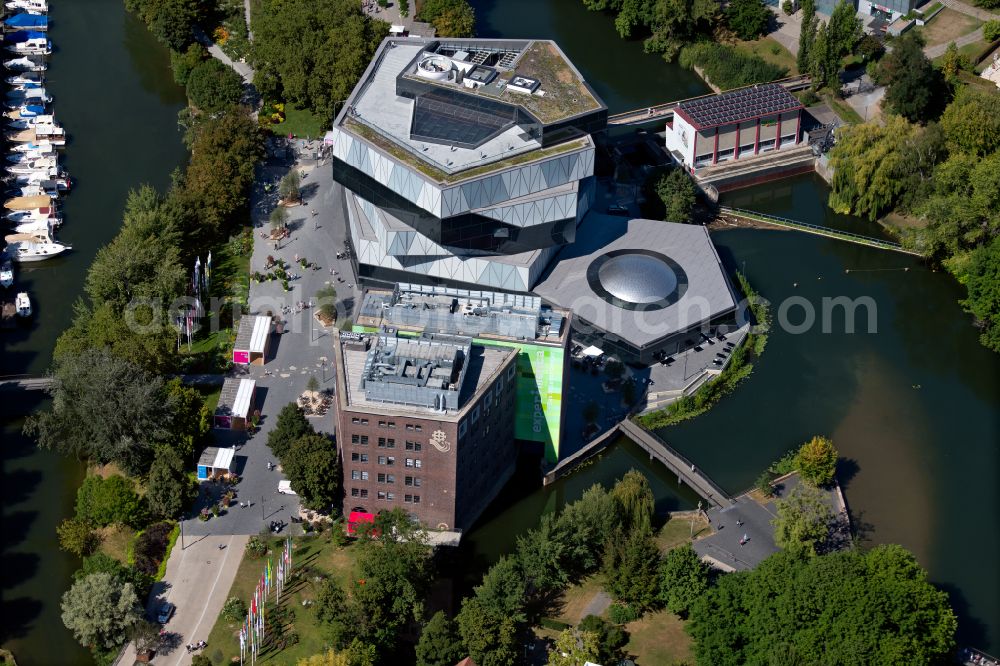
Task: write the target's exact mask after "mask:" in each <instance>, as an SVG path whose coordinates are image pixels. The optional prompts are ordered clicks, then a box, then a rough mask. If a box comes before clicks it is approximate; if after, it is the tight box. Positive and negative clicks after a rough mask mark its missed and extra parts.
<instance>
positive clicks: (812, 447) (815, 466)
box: [795, 435, 838, 486]
mask: <svg viewBox="0 0 1000 666" xmlns="http://www.w3.org/2000/svg"><path fill="white" fill-rule="evenodd" d="M837 457H838V456H837V449H835V448H834V447H833V442H832V441H830V440H829V439H827V438H826V437H820V436H819V435H817V436H816V437H813V438H812V439H810V440H809V441H808V442H806V443H805V444H803V445H802V446H801V447H800V448H799V450H798V453H796V454H795V467H796V468H797V469H798V470H799V473H800V474H801V475H802V478H803V479H805V480H806V481H808V482H809V483H811V484H813V485H815V486H827V485H830V483H832V482H833V479H834V477H835V476H836V472H837Z"/></svg>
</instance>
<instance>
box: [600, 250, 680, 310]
mask: <svg viewBox="0 0 1000 666" xmlns="http://www.w3.org/2000/svg"><path fill="white" fill-rule="evenodd" d="M598 280H599V281H600V284H601V286H602V287H604V289H605V290H607V292H608V293H609V294H611V295H612V296H614V297H615V298H618V299H620V300H622V301H625V302H627V303H639V304H642V303H656V302H658V301H661V300H663V299H665V298H667V297H669V296H670V295H671V294H672V293H673V292H674V290H675V289H677V282H678V280H677V274H676V273H675V272H674V269H673V268H671V267H670V266H669V265H667V264H666V263H665V262H663V261H662V260H660V259H658V258H656V257H654V256H650V255H648V254H639V253H634V254H633V253H627V254H619V255H618V256H614V257H611V258H610V259H608V260H607V261H605V262H604V264H603V265H602V266H601V267H600V270H599V271H598Z"/></svg>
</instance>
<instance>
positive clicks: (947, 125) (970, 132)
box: [941, 86, 1000, 157]
mask: <svg viewBox="0 0 1000 666" xmlns="http://www.w3.org/2000/svg"><path fill="white" fill-rule="evenodd" d="M941 128H942V129H943V130H944V134H945V137H947V139H948V145H949V146H950V147H951V149H952V150H954V151H958V152H965V153H969V154H970V155H978V156H980V157H984V156H986V155H990V154H992V153H995V152H996V151H997V150H1000V95H998V94H997V93H996V92H986V91H983V90H980V89H979V88H974V87H972V86H965V87H963V88H962V89H961V90H959V92H958V95H956V96H955V99H954V101H952V103H951V104H949V105H948V107H947V108H946V109H945V110H944V113H943V114H942V116H941Z"/></svg>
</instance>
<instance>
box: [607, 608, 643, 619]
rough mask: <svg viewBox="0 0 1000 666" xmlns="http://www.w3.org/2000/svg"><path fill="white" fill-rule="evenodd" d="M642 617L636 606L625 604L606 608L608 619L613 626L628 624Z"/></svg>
mask: <svg viewBox="0 0 1000 666" xmlns="http://www.w3.org/2000/svg"><path fill="white" fill-rule="evenodd" d="M640 617H642V611H641V610H639V609H638V608H637V607H636V606H629V605H627V604H611V606H610V607H609V608H608V618H610V620H611V621H612V622H614V623H615V624H628V623H629V622H634V621H635V620H638V619H639V618H640Z"/></svg>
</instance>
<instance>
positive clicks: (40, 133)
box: [6, 123, 66, 150]
mask: <svg viewBox="0 0 1000 666" xmlns="http://www.w3.org/2000/svg"><path fill="white" fill-rule="evenodd" d="M6 137H7V140H8V141H11V142H12V143H37V144H42V145H44V144H45V143H46V142H48V143H49V144H51V145H53V146H55V147H56V148H62V147H63V146H65V145H66V131H65V130H63V128H62V127H59V126H58V125H52V124H44V123H42V124H38V123H36V124H34V125H31V126H29V127H27V128H25V129H21V130H18V131H15V132H7V134H6ZM16 149H17V147H15V150H16Z"/></svg>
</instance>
